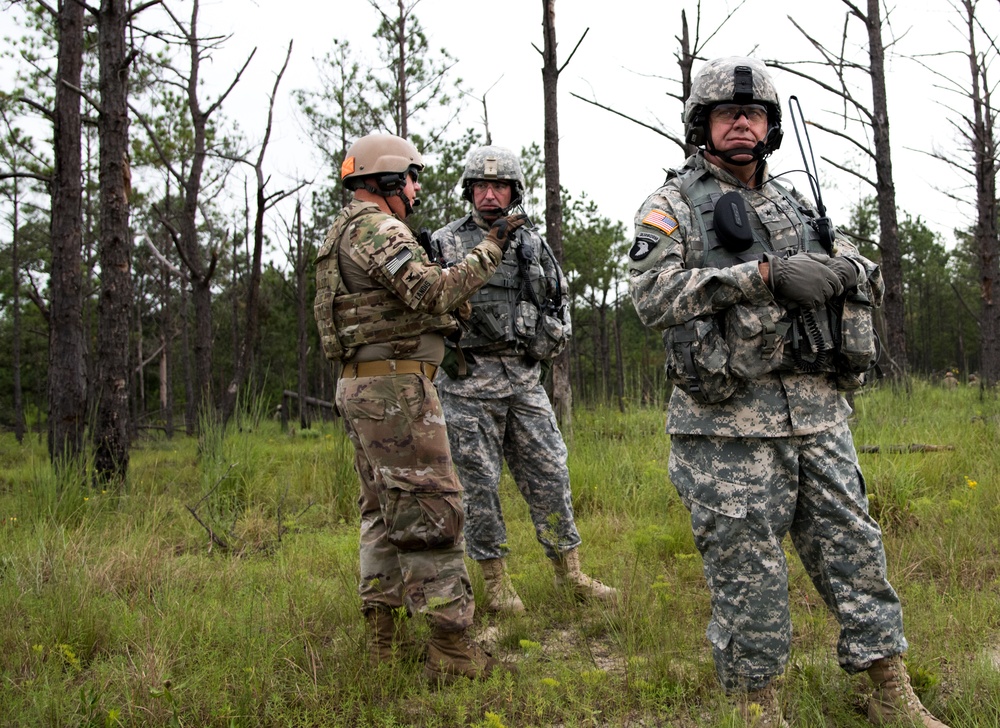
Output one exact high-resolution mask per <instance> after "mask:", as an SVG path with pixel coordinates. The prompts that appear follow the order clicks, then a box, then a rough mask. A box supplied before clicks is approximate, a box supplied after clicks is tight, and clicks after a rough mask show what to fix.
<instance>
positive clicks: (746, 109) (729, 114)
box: [708, 104, 767, 124]
mask: <svg viewBox="0 0 1000 728" xmlns="http://www.w3.org/2000/svg"><path fill="white" fill-rule="evenodd" d="M708 116H709V118H710V119H711V120H712V121H725V122H730V123H731V122H734V121H736V120H737V119H739V118H740V117H741V116H745V117H746V118H747V121H749V122H750V123H751V124H757V123H759V122H761V121H767V108H766V107H764V106H761V105H760V104H748V105H747V106H741V105H740V104H719V105H718V106H713V107H712V110H711V111H710V112H709V113H708Z"/></svg>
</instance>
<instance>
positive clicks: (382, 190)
mask: <svg viewBox="0 0 1000 728" xmlns="http://www.w3.org/2000/svg"><path fill="white" fill-rule="evenodd" d="M423 168H424V160H423V157H421V156H420V152H418V151H417V148H416V147H415V146H413V143H412V142H410V141H408V140H406V139H403V138H402V137H398V136H395V135H393V134H368V135H367V136H363V137H361V138H360V139H358V140H357V141H356V142H354V144H352V145H351V148H350V149H348V150H347V156H346V157H344V162H343V164H341V165H340V179H341V180H343V183H344V186H345V187H347V189H349V190H356V189H359V188H364V189H366V190H368V191H369V192H371V193H372V194H375V195H380V196H382V197H389V196H392V195H396V196H398V197H399V198H400V199H401V200H402V201H403V205H404V206H405V208H406V214H407V215H409V214H410V213H411V212H413V208H414V207H416V206H417V205H419V204H420V200H414V201H413V205H412V206H411V205H410V201H409V200H408V199H406V195H405V194H403V187H405V186H406V176H407V174H409V175H411V176H412V177H413V179H414V181H416V179H417V173H418V172H419V171H420V170H422V169H423Z"/></svg>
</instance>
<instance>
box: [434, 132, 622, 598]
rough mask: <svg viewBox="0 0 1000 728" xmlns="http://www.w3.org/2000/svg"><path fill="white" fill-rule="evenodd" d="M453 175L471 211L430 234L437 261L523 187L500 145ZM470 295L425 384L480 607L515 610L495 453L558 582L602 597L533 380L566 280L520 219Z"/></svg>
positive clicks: (564, 320)
mask: <svg viewBox="0 0 1000 728" xmlns="http://www.w3.org/2000/svg"><path fill="white" fill-rule="evenodd" d="M461 186H462V194H463V196H464V197H465V199H466V200H467V201H469V202H470V203H471V205H472V211H471V212H470V213H469V214H468V215H465V216H464V217H461V218H459V219H458V220H454V221H453V222H451V223H449V224H448V225H446V226H445V227H443V228H442V229H440V230H438V231H437V232H435V233H434V235H433V236H432V238H431V240H432V243H431V245H432V250H434V251H435V252H436V254H437V255H438V256H439V259H440V260H441V261H442V262H443V263H445V264H446V265H447V264H450V263H452V262H455V261H458V260H462V258H464V257H465V256H466V255H467V254H468V251H469V250H470V249H473V248H474V247H475V246H476V245H478V244H479V241H481V240H482V239H483V236H484V235H486V231H487V230H489V228H490V226H491V225H493V224H494V221H495V220H498V219H500V218H502V217H503V216H504V215H507V214H508V213H509V211H510V210H512V209H517V208H518V206H519V205H520V202H521V198H522V196H523V195H524V193H525V180H524V173H523V172H522V170H521V163H520V160H519V159H518V158H517V156H516V155H515V154H514V153H513V152H512V151H510V150H509V149H506V148H504V147H497V146H492V145H489V146H485V147H480V148H478V149H474V150H472V152H471V153H470V154H469V158H468V160H467V161H466V165H465V171H464V172H463V174H462V179H461ZM469 302H470V303H471V304H472V315H471V316H469V317H467V318H466V319H465V320H464V321H463V322H462V326H463V330H462V337H461V338H460V339H459V340H458V345H457V346H456V347H453V348H452V350H451V352H452V360H451V366H448V365H446V364H443V365H442V372H441V373H439V374H438V376H437V379H436V380H435V383H436V384H437V387H438V391H439V392H440V393H441V406H442V407H443V408H444V413H445V418H446V420H447V423H448V439H449V441H450V442H451V452H452V457H453V458H454V461H455V469H456V470H457V471H458V475H459V478H460V479H461V481H462V485H463V486H464V487H465V542H466V552H467V553H468V555H469V556H470V557H471V558H472V559H473V560H475V561H476V562H477V563H478V564H479V566H480V568H481V569H482V572H483V578H484V581H485V584H486V598H485V599H484V600H483V602H482V606H483V607H484V608H485V609H486V610H487V611H492V612H498V613H499V612H502V613H508V614H511V613H519V612H523V611H525V607H524V603H523V602H522V601H521V598H520V597H519V596H518V594H517V590H516V589H515V587H514V583H513V581H512V579H511V577H510V574H509V572H508V569H507V556H508V554H509V552H510V545H509V543H508V539H507V527H506V525H505V522H504V517H503V511H502V507H501V502H500V474H501V472H502V470H503V465H504V462H505V461H506V463H507V466H508V468H509V470H510V473H511V475H512V476H513V478H514V482H515V483H516V484H517V488H518V490H519V491H520V492H521V495H522V496H523V497H524V499H525V500H526V501H527V503H528V507H529V511H530V513H531V520H532V523H533V524H534V527H535V536H536V538H537V540H538V542H539V543H540V544H541V546H542V549H543V550H544V552H545V555H546V556H547V557H548V558H549V559H550V560H551V563H552V566H553V568H554V570H555V582H556V584H557V586H559V587H562V588H566V589H567V590H569V591H571V593H572V594H573V595H575V597H576V598H579V599H581V600H593V601H597V602H604V603H609V602H613V601H614V600H615V599H616V598H617V591H616V590H615V589H613V588H611V587H609V586H607V585H605V584H603V583H601V582H600V581H598V580H597V579H594V578H592V577H590V576H588V575H587V574H585V573H583V571H582V570H581V567H580V555H579V546H580V542H581V539H580V534H579V532H578V531H577V528H576V521H575V518H574V515H573V499H572V492H571V491H570V482H569V469H568V467H567V464H566V458H567V451H566V444H565V443H564V442H563V438H562V434H561V433H560V431H559V426H558V424H557V423H556V418H555V413H554V412H553V410H552V405H551V403H550V402H549V399H548V396H547V395H546V392H545V388H544V386H543V385H542V376H543V372H544V370H545V367H546V366H547V365H548V363H549V362H550V361H551V359H552V358H553V357H555V356H556V355H558V354H559V353H560V352H561V351H562V350H563V348H564V347H565V346H566V343H567V341H568V340H569V337H570V318H569V307H568V294H567V284H566V279H565V277H564V275H563V272H562V270H560V268H559V264H558V262H557V261H556V259H555V256H554V255H553V253H552V250H551V249H550V248H549V246H548V245H546V244H545V241H544V240H543V238H542V237H541V236H540V235H539V234H538V232H537V231H536V230H534V229H529V226H527V225H526V226H524V227H522V228H520V229H519V230H517V231H516V233H515V234H514V235H513V239H512V240H511V244H510V248H508V250H507V251H506V252H505V253H504V257H503V260H502V261H501V262H500V265H499V266H498V267H497V270H496V273H494V274H493V277H492V278H490V280H489V281H488V282H487V283H486V285H485V286H483V287H482V288H480V289H479V291H477V292H476V293H475V294H474V295H473V296H472V297H471V298H470V299H469ZM446 362H447V359H446Z"/></svg>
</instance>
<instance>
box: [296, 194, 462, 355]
mask: <svg viewBox="0 0 1000 728" xmlns="http://www.w3.org/2000/svg"><path fill="white" fill-rule="evenodd" d="M366 213H367V214H370V215H379V214H381V213H376V212H374V211H372V210H371V209H370V208H366V207H365V206H364V205H363V204H361V203H357V202H352V203H351V204H350V205H348V206H347V207H346V208H345V209H344V211H343V212H341V214H340V215H339V216H338V217H337V219H336V220H335V221H334V223H333V225H332V226H331V228H330V231H329V232H328V233H327V235H326V239H325V240H324V242H323V246H322V247H321V248H320V250H319V253H318V255H317V256H316V298H315V300H314V303H313V314H314V316H315V317H316V324H317V326H318V327H319V335H320V341H321V342H322V345H323V353H324V354H325V355H326V358H327V359H330V360H331V361H344V360H347V359H350V358H352V357H353V356H354V354H355V353H356V352H357V350H358V347H359V346H362V345H364V344H384V343H387V342H390V341H397V340H399V339H405V338H410V337H414V336H419V335H421V334H427V333H432V332H439V333H442V334H447V333H451V332H452V331H455V330H456V329H457V328H458V322H457V321H456V319H455V317H454V316H453V315H451V314H450V313H446V314H439V315H433V314H429V313H425V312H421V311H415V310H413V309H411V308H410V307H409V306H407V305H406V304H405V303H403V301H402V300H401V299H400V298H399V297H398V296H397V295H396V294H395V293H393V292H392V291H389V290H388V289H386V288H382V287H378V288H371V289H369V290H365V291H358V292H356V293H351V292H349V291H348V290H347V288H346V287H345V286H344V282H343V279H342V278H341V274H340V261H339V251H340V246H341V241H342V238H343V237H344V235H345V233H346V232H347V229H348V227H349V226H350V225H351V224H352V223H355V221H357V220H358V219H359V218H361V217H362V216H363V215H364V214H366Z"/></svg>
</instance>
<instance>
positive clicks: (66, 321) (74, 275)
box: [48, 2, 87, 467]
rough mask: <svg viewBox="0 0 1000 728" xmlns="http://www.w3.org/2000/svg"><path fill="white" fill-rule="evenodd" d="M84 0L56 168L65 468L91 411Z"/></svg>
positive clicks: (58, 451) (60, 111) (54, 237)
mask: <svg viewBox="0 0 1000 728" xmlns="http://www.w3.org/2000/svg"><path fill="white" fill-rule="evenodd" d="M83 20H84V8H83V5H82V4H81V3H76V2H63V3H61V7H60V9H59V14H58V20H57V22H58V26H59V51H58V53H59V60H58V70H57V73H56V89H55V112H54V118H53V141H54V157H55V174H54V178H53V181H52V216H51V221H50V225H51V227H50V231H51V243H50V244H51V249H52V264H51V270H50V276H49V295H50V298H51V300H50V304H49V370H48V400H49V417H48V427H49V430H48V446H49V458H50V459H51V461H52V463H53V465H56V466H57V467H58V466H59V465H60V464H65V463H67V461H70V460H76V459H78V458H79V457H80V456H81V455H82V451H83V443H84V435H85V429H86V413H87V377H86V373H85V353H86V340H85V336H84V328H83V285H82V283H83V279H82V275H83V273H82V245H83V232H82V225H83V222H82V220H83V185H82V181H81V180H82V173H81V165H82V153H81V132H82V129H81V114H80V96H79V94H78V92H77V91H76V89H78V88H79V87H80V78H81V75H82V71H83Z"/></svg>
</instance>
